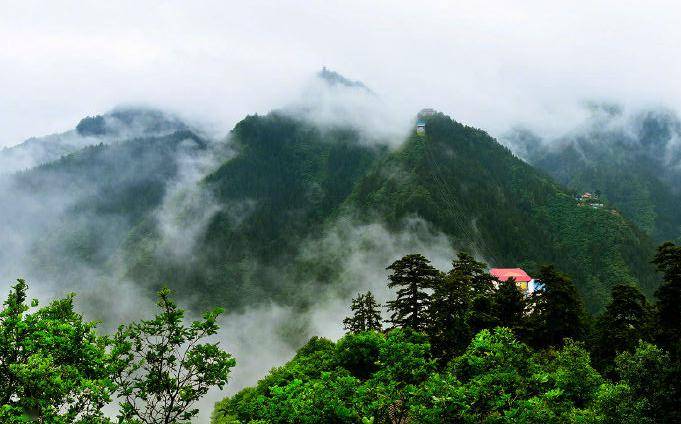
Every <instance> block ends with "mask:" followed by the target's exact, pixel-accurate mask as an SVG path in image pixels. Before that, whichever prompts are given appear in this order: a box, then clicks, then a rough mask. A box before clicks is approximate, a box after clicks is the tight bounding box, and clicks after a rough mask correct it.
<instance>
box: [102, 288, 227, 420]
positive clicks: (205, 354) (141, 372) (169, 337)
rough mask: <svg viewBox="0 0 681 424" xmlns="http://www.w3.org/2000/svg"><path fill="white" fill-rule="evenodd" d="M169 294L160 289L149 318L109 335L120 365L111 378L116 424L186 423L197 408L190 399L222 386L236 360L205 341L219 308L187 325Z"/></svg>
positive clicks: (212, 330)
mask: <svg viewBox="0 0 681 424" xmlns="http://www.w3.org/2000/svg"><path fill="white" fill-rule="evenodd" d="M170 295H171V292H170V290H168V289H162V290H161V291H159V293H158V296H159V300H158V307H159V309H160V312H159V314H158V315H157V316H156V317H155V318H154V319H151V320H143V321H140V322H136V323H132V324H129V325H127V326H121V327H120V328H119V330H118V332H117V333H116V335H115V336H114V342H115V347H114V349H113V353H114V358H115V361H116V362H117V363H119V364H120V365H121V369H120V371H119V373H118V374H117V375H116V377H115V381H116V383H117V385H118V389H117V394H118V395H119V396H120V397H121V398H122V402H121V410H120V416H119V421H120V422H140V423H149V424H151V423H166V424H170V423H179V422H189V420H190V419H191V418H192V417H193V416H195V415H196V414H198V412H199V410H198V409H196V408H194V405H195V403H196V402H197V401H198V400H199V399H201V398H202V397H203V396H204V395H205V394H206V393H208V390H209V389H210V388H212V387H215V386H217V387H219V388H220V389H222V387H223V386H224V385H225V384H227V379H228V376H229V372H230V369H231V368H232V367H234V365H235V364H236V361H235V360H234V358H232V356H231V355H230V354H228V353H227V352H225V351H223V350H222V349H221V348H220V347H219V344H218V343H209V342H206V341H204V340H205V339H206V338H208V337H210V336H213V335H215V334H216V333H217V330H218V325H217V322H216V320H217V317H218V316H219V315H220V313H221V312H222V310H221V309H216V310H214V311H211V312H208V313H206V314H204V316H203V320H199V321H194V322H193V323H192V324H191V325H190V326H186V325H185V324H184V310H182V309H180V308H178V306H177V304H176V303H175V302H174V301H173V300H172V298H171V297H170Z"/></svg>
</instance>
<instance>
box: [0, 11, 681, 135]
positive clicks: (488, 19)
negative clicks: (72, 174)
mask: <svg viewBox="0 0 681 424" xmlns="http://www.w3.org/2000/svg"><path fill="white" fill-rule="evenodd" d="M2 6H3V13H2V16H0V40H3V41H2V48H0V92H2V94H3V96H2V97H3V99H2V101H0V146H3V145H4V146H7V145H13V144H16V143H18V142H20V141H22V140H23V139H26V138H28V137H30V136H33V135H36V134H49V133H54V132H61V131H63V130H64V129H65V128H69V127H72V126H73V124H74V123H75V122H77V120H78V119H80V118H81V117H83V116H86V115H89V114H92V113H95V112H97V111H102V110H108V109H109V108H110V107H112V106H113V105H116V104H120V103H129V102H132V103H146V104H152V105H160V106H162V107H167V108H171V109H173V110H175V111H177V112H179V113H180V114H182V115H183V116H185V117H191V118H196V119H200V120H203V121H206V122H210V123H214V124H215V128H216V130H217V131H219V132H221V133H222V134H224V133H226V131H227V130H229V129H230V128H231V127H232V126H233V124H234V123H235V122H237V121H238V120H239V119H241V118H242V117H243V116H245V115H246V114H248V113H254V112H258V113H266V112H267V111H269V109H270V108H271V107H272V106H273V105H281V104H283V103H284V102H285V101H286V100H288V99H290V98H291V97H292V94H293V93H297V92H298V91H299V89H300V87H302V86H304V85H305V84H306V81H307V77H308V75H309V74H310V72H312V71H313V70H316V69H320V68H321V67H322V66H324V65H326V66H328V67H330V68H333V69H336V70H338V71H340V72H341V73H343V74H345V75H348V76H351V77H352V78H353V79H359V80H361V81H363V82H364V83H365V84H367V85H368V86H370V87H371V88H372V89H373V90H374V91H375V92H376V93H377V94H379V95H381V96H382V98H384V101H385V102H386V103H388V104H390V105H392V106H394V107H395V108H397V109H399V110H402V111H404V112H403V113H405V114H410V115H413V114H414V113H415V112H416V111H418V110H419V109H420V108H421V107H425V106H430V107H434V108H436V109H438V110H442V111H443V112H445V113H447V114H450V115H452V116H453V117H454V118H456V119H458V120H461V121H463V122H466V123H469V124H472V125H475V126H478V127H482V128H485V129H487V130H489V131H490V132H491V133H492V134H495V135H496V134H500V133H501V132H503V131H505V130H507V129H508V128H509V127H510V126H512V125H513V124H516V123H518V122H521V123H524V124H528V125H531V126H533V127H537V128H540V129H542V130H546V131H556V132H561V131H563V130H564V129H565V128H570V127H571V126H573V124H574V123H575V122H577V121H579V120H580V119H581V118H582V117H583V110H582V109H581V108H580V107H579V103H580V102H581V101H583V100H589V99H606V100H615V101H619V102H622V103H624V104H625V105H627V106H629V105H643V106H647V105H653V106H657V105H660V104H661V105H664V106H667V107H670V108H672V109H678V108H679V106H680V105H679V99H681V84H679V83H678V75H681V56H680V55H678V53H677V50H678V47H677V46H678V45H679V43H681V27H679V25H678V22H679V20H680V19H681V6H680V5H679V3H678V2H674V1H669V0H666V1H665V0H654V1H652V2H648V3H646V4H645V5H641V4H640V3H638V4H637V3H632V2H621V1H614V0H607V1H600V2H589V1H577V2H571V3H570V4H563V5H557V4H555V3H547V2H541V1H529V0H528V1H520V2H514V3H513V4H509V3H508V2H505V1H501V0H498V1H491V2H484V3H480V2H473V3H471V2H451V1H443V0H442V1H425V2H422V3H419V4H418V5H414V3H413V2H407V1H390V2H388V1H377V2H360V1H350V2H348V1H340V0H331V1H327V2H320V3H315V4H314V5H313V6H312V5H310V4H309V3H307V2H303V1H300V0H284V1H281V2H276V3H273V2H269V1H265V0H255V1H251V2H241V3H232V2H230V3H225V2H220V1H215V0H209V1H206V2H201V4H190V3H187V2H180V1H169V2H156V1H149V2H143V3H140V2H133V1H130V0H127V1H122V2H117V3H116V5H115V6H114V5H109V4H105V3H101V2H91V3H86V4H83V3H81V2H73V1H69V0H64V1H54V2H50V3H49V4H45V2H38V1H21V2H19V1H13V0H7V1H4V2H2Z"/></svg>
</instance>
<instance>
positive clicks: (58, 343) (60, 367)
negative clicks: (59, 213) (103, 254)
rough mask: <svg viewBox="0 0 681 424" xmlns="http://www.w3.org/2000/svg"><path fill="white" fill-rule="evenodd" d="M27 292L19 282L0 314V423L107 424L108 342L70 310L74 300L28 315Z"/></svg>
mask: <svg viewBox="0 0 681 424" xmlns="http://www.w3.org/2000/svg"><path fill="white" fill-rule="evenodd" d="M27 290H28V286H27V284H26V282H25V281H24V280H18V282H17V284H16V285H14V286H13V288H12V290H11V291H10V294H9V296H8V298H7V300H6V301H5V302H4V304H3V308H2V311H0V422H3V423H25V422H41V423H55V424H66V423H89V424H93V423H104V422H108V421H109V420H108V419H106V418H105V417H104V415H103V412H102V409H103V407H104V405H106V404H107V403H108V402H109V401H110V400H111V392H112V391H113V389H114V385H113V382H112V377H113V371H114V370H113V368H112V367H111V364H112V362H111V361H110V357H109V355H108V353H107V340H106V339H105V338H103V337H100V336H98V335H97V334H96V333H95V323H93V322H86V321H83V317H82V316H81V315H80V314H78V313H76V312H75V311H74V308H73V298H74V295H69V296H67V297H66V298H63V299H58V300H55V301H53V302H52V303H50V304H49V305H47V306H44V307H42V308H39V309H37V310H32V309H33V308H35V307H37V306H38V302H37V300H34V301H32V302H31V305H30V306H29V305H28V304H27V302H26V300H27Z"/></svg>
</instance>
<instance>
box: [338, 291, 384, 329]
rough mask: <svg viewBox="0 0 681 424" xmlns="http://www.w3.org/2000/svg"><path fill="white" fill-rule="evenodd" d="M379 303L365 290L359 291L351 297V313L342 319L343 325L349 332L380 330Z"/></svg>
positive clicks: (381, 327)
mask: <svg viewBox="0 0 681 424" xmlns="http://www.w3.org/2000/svg"><path fill="white" fill-rule="evenodd" d="M380 307H381V305H379V304H378V302H376V298H375V297H374V295H373V294H372V293H371V291H367V292H366V293H359V294H358V295H357V297H355V298H354V299H352V306H351V307H350V308H351V309H352V315H351V316H349V317H347V318H345V319H344V320H343V327H345V330H346V331H348V332H350V333H361V332H364V331H381V330H382V329H383V325H382V324H381V321H382V318H381V311H380Z"/></svg>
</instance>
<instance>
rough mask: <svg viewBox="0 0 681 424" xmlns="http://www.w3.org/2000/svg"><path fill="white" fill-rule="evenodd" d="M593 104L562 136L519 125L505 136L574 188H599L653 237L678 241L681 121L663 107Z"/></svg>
mask: <svg viewBox="0 0 681 424" xmlns="http://www.w3.org/2000/svg"><path fill="white" fill-rule="evenodd" d="M594 108H595V109H594V111H593V116H591V118H590V119H589V120H588V121H587V122H586V123H585V124H584V125H582V126H581V127H580V128H578V129H576V130H574V131H571V132H570V133H568V134H566V135H564V136H562V137H560V138H558V139H555V140H554V139H547V140H544V139H541V138H540V137H539V136H537V135H536V134H534V133H532V132H531V131H528V130H516V131H513V132H511V133H509V134H507V135H506V136H505V140H504V141H505V142H506V143H508V144H509V145H510V146H512V147H513V148H518V149H519V151H520V152H521V153H522V154H523V156H525V157H526V158H527V160H528V161H529V162H530V163H532V164H533V165H535V166H537V167H538V168H540V169H543V170H545V171H546V172H547V173H549V174H550V175H551V176H552V177H554V178H555V179H556V180H557V181H559V182H560V183H562V184H565V185H566V186H567V187H569V188H570V189H572V190H575V191H577V192H587V191H588V192H594V191H599V192H600V193H601V198H602V200H604V201H605V202H606V203H609V204H610V205H612V206H614V207H616V208H617V209H618V210H619V211H621V212H622V214H624V216H626V217H627V218H629V219H630V220H632V221H633V222H634V223H635V224H636V225H637V226H638V227H639V228H641V229H642V230H644V231H645V232H646V233H647V234H649V235H650V236H651V237H653V239H654V240H655V241H657V242H662V241H665V240H678V239H679V237H681V212H679V211H681V192H680V191H679V183H681V144H679V140H681V137H680V136H681V121H679V119H678V117H677V116H676V115H675V114H674V113H672V112H670V111H665V110H655V109H653V110H644V111H641V112H638V113H635V114H632V115H626V114H625V113H624V112H623V111H622V110H621V109H620V108H617V107H609V108H607V107H605V106H600V107H594Z"/></svg>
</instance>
